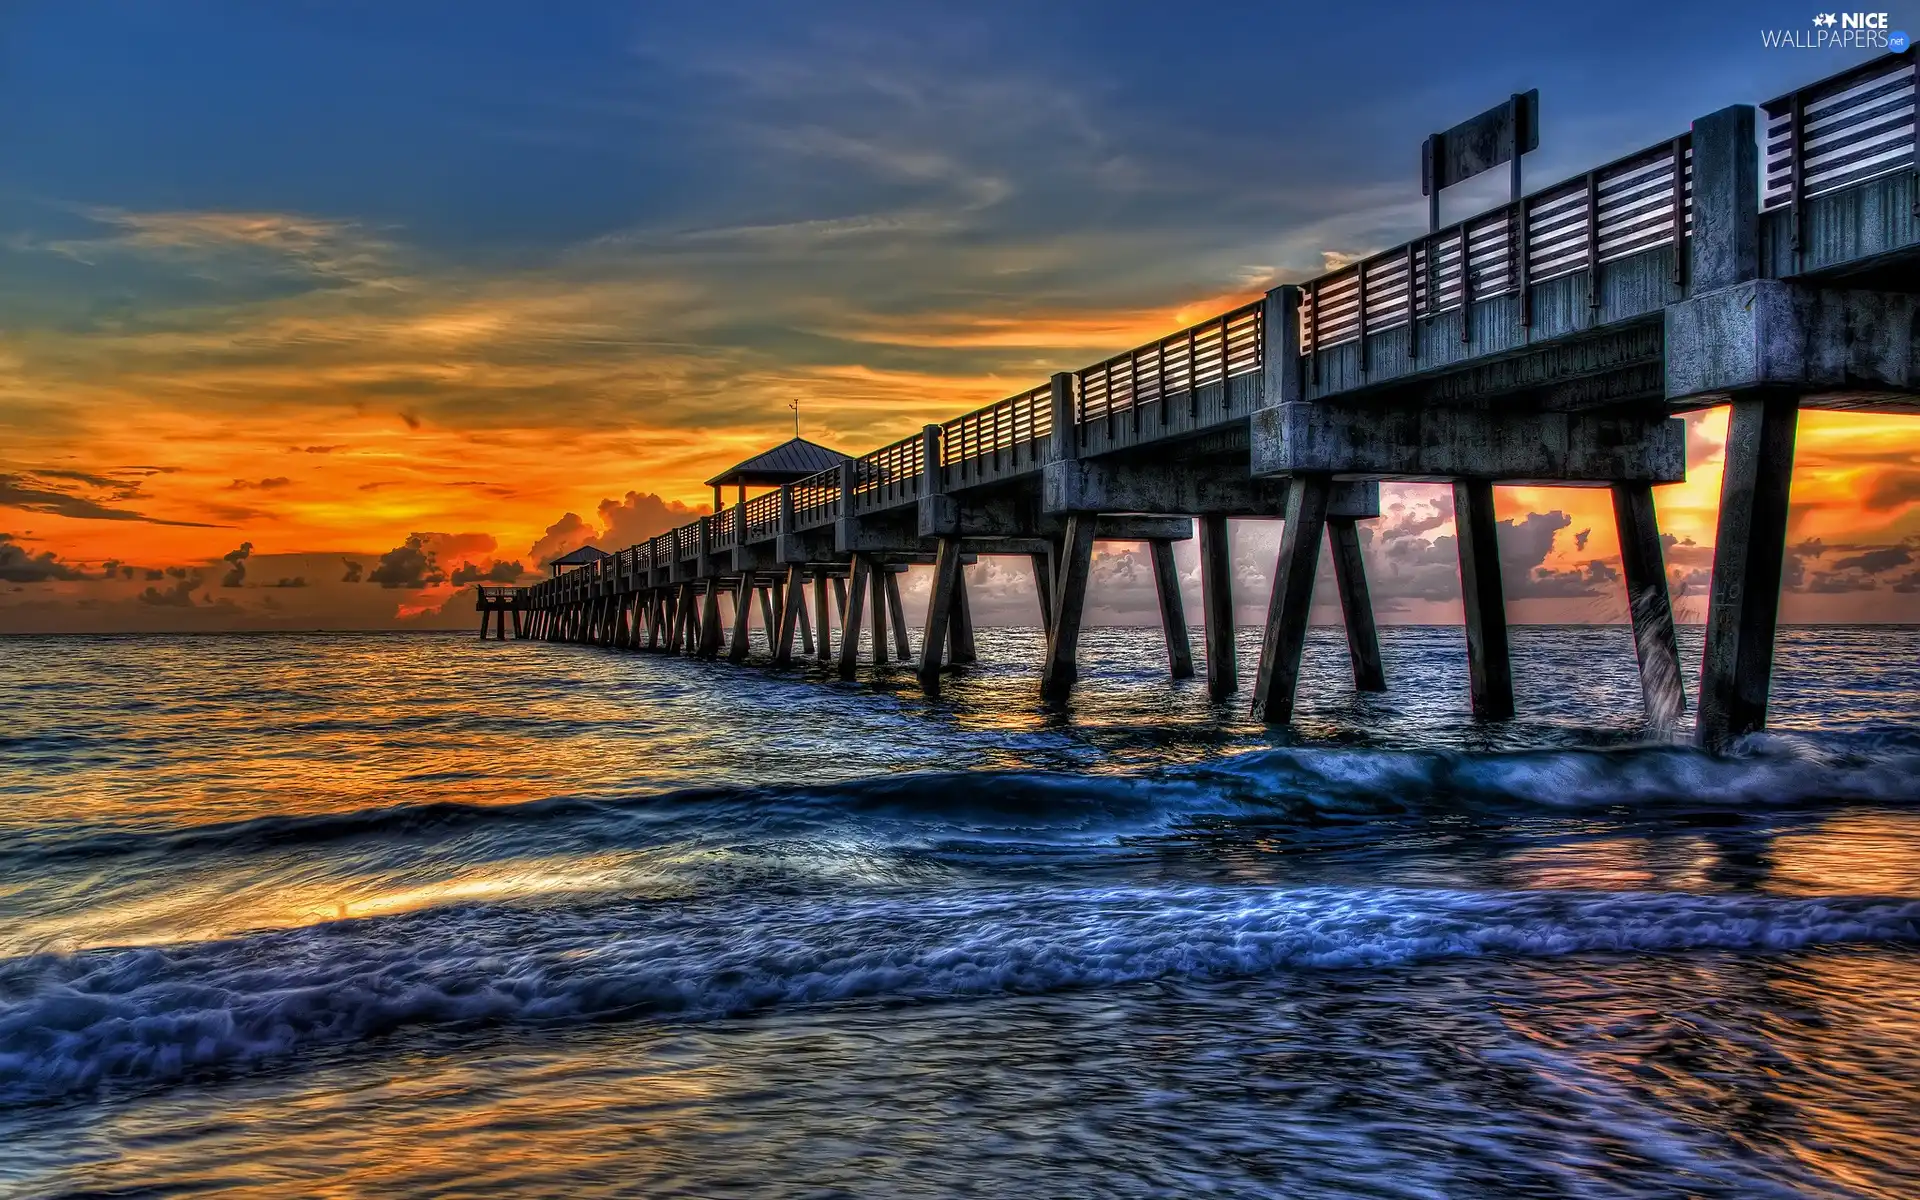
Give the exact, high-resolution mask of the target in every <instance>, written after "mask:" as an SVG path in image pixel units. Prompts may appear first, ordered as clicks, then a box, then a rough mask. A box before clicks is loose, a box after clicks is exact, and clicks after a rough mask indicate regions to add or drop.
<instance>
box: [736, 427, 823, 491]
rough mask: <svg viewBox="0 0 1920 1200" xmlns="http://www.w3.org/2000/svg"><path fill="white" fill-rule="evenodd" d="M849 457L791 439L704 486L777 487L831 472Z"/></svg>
mask: <svg viewBox="0 0 1920 1200" xmlns="http://www.w3.org/2000/svg"><path fill="white" fill-rule="evenodd" d="M849 457H851V456H850V455H846V454H842V453H840V452H839V451H838V450H829V449H827V448H826V447H825V446H822V445H820V444H819V443H818V442H810V441H808V440H807V439H805V438H801V437H797V438H790V439H788V440H787V441H784V442H782V443H780V444H779V445H778V446H775V447H774V448H773V449H771V450H763V451H761V452H760V453H759V454H756V455H754V456H753V457H752V458H749V459H748V460H747V461H745V462H743V463H736V464H735V465H733V466H731V467H729V468H727V469H726V470H725V471H722V472H721V473H720V474H718V475H715V476H714V477H713V478H712V479H709V480H707V486H708V487H716V488H717V487H729V486H732V485H734V484H740V485H742V486H744V487H779V486H780V485H781V484H783V483H792V482H794V481H795V480H798V479H805V478H806V477H807V476H809V475H817V474H819V473H820V472H822V471H830V470H832V469H833V468H835V467H837V466H839V465H840V464H841V463H843V462H845V461H847V459H848V458H849Z"/></svg>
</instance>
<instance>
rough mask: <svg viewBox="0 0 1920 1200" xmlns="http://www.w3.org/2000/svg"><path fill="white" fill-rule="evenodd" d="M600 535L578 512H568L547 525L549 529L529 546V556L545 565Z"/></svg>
mask: <svg viewBox="0 0 1920 1200" xmlns="http://www.w3.org/2000/svg"><path fill="white" fill-rule="evenodd" d="M598 536H599V534H598V533H597V532H596V531H595V530H594V528H593V526H591V525H589V524H587V523H586V522H585V521H584V520H582V519H581V518H580V515H579V514H578V513H567V514H566V515H565V516H563V517H561V518H560V519H559V520H558V521H555V522H554V523H553V524H551V525H549V526H547V531H546V532H545V533H544V534H542V535H540V538H539V539H538V540H537V541H535V542H534V543H533V545H532V546H530V547H528V548H527V556H528V557H529V558H531V559H533V561H534V564H535V565H536V566H539V567H545V566H546V565H547V564H548V563H550V562H552V561H553V560H554V559H556V558H559V557H560V556H561V555H563V554H568V553H571V552H572V551H575V550H578V549H579V548H580V547H582V546H585V545H587V544H588V543H590V542H592V541H593V539H594V538H596V537H598Z"/></svg>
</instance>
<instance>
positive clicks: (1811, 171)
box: [1761, 49, 1920, 209]
mask: <svg viewBox="0 0 1920 1200" xmlns="http://www.w3.org/2000/svg"><path fill="white" fill-rule="evenodd" d="M1915 61H1916V60H1915V51H1914V50H1912V49H1909V50H1908V51H1907V52H1906V53H1904V54H1889V55H1886V56H1884V57H1881V58H1877V59H1874V60H1872V61H1870V62H1867V63H1863V64H1862V65H1861V66H1859V67H1857V68H1855V69H1854V70H1852V71H1848V72H1845V73H1843V74H1840V75H1836V76H1834V77H1833V78H1831V79H1823V80H1821V81H1820V82H1818V83H1815V84H1813V85H1811V86H1809V87H1804V88H1801V89H1800V90H1799V91H1796V92H1789V93H1788V94H1786V95H1784V96H1781V97H1779V98H1778V99H1776V100H1770V101H1768V102H1767V103H1766V104H1764V105H1762V106H1761V107H1762V111H1764V112H1765V113H1766V122H1767V130H1766V183H1765V186H1764V187H1763V188H1762V192H1761V206H1762V207H1763V208H1768V209H1772V208H1779V207H1780V206H1782V205H1786V204H1797V203H1800V202H1802V201H1804V200H1806V199H1808V198H1809V197H1812V196H1818V195H1822V194H1824V193H1826V192H1831V191H1835V190H1838V189H1839V188H1843V187H1847V186H1849V185H1851V184H1855V183H1863V182H1865V181H1866V180H1869V179H1873V178H1877V177H1878V176H1881V175H1888V174H1892V173H1893V172H1895V171H1901V170H1908V169H1912V168H1914V167H1916V166H1920V162H1916V159H1915V154H1916V135H1915V124H1914V100H1915V89H1914V70H1915Z"/></svg>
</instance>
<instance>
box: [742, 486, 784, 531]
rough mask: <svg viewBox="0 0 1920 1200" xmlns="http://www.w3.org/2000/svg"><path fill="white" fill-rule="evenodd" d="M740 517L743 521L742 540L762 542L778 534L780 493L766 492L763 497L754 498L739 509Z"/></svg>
mask: <svg viewBox="0 0 1920 1200" xmlns="http://www.w3.org/2000/svg"><path fill="white" fill-rule="evenodd" d="M741 517H742V519H743V520H744V521H745V523H746V524H745V528H744V531H743V534H742V537H743V540H745V541H749V542H764V541H766V540H767V539H768V538H770V537H773V536H774V535H776V534H778V533H779V532H780V493H779V492H768V493H767V494H766V495H764V496H755V497H754V498H753V499H751V500H749V501H747V502H746V504H745V505H743V506H742V508H741Z"/></svg>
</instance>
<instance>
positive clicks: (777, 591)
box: [759, 579, 786, 649]
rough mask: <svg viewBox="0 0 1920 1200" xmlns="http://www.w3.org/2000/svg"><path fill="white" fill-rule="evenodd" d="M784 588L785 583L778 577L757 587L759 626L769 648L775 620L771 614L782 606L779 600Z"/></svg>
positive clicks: (771, 643) (771, 642) (771, 644)
mask: <svg viewBox="0 0 1920 1200" xmlns="http://www.w3.org/2000/svg"><path fill="white" fill-rule="evenodd" d="M785 588H786V585H785V584H784V583H782V582H781V581H780V580H778V579H776V580H774V581H773V582H772V583H771V584H767V583H763V584H761V585H760V587H759V591H760V628H761V629H762V630H763V631H764V632H765V633H766V635H767V646H768V648H769V649H771V648H772V646H773V631H774V628H775V621H776V618H775V617H774V615H773V614H775V613H776V612H779V611H780V610H781V609H782V608H783V607H784V604H783V602H782V600H781V592H783V591H784V590H785Z"/></svg>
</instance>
